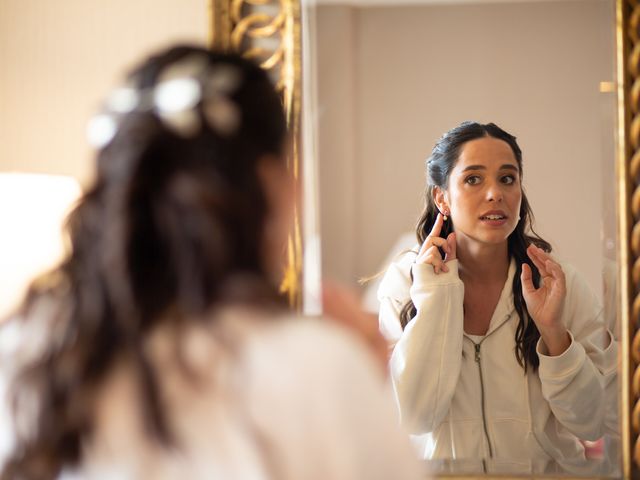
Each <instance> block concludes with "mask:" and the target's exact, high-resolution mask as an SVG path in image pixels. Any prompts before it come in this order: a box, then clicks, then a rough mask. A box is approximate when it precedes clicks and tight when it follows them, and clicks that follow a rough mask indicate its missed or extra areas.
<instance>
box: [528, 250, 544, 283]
mask: <svg viewBox="0 0 640 480" xmlns="http://www.w3.org/2000/svg"><path fill="white" fill-rule="evenodd" d="M527 255H528V256H529V258H530V259H531V261H532V262H533V264H534V265H535V266H536V268H537V269H538V271H540V275H542V276H543V277H547V276H549V272H548V271H547V268H546V266H545V263H546V261H547V259H548V258H550V257H549V256H547V255H546V254H545V252H544V251H543V250H542V249H541V248H538V247H536V246H535V245H534V244H531V245H529V246H528V247H527Z"/></svg>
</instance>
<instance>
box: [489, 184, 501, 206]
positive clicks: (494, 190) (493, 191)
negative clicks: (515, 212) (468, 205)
mask: <svg viewBox="0 0 640 480" xmlns="http://www.w3.org/2000/svg"><path fill="white" fill-rule="evenodd" d="M503 198H504V193H503V191H502V185H501V184H500V183H499V182H497V181H493V182H490V183H489V184H488V186H487V200H489V201H490V202H502V200H503Z"/></svg>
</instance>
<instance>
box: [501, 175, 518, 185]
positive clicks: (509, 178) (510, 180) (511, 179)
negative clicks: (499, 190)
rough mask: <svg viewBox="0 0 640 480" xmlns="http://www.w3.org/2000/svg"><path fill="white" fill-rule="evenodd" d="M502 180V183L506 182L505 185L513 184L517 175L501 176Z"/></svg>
mask: <svg viewBox="0 0 640 480" xmlns="http://www.w3.org/2000/svg"><path fill="white" fill-rule="evenodd" d="M500 181H501V182H502V183H504V184H505V185H511V184H513V183H515V181H516V177H515V176H513V175H505V176H503V177H501V178H500Z"/></svg>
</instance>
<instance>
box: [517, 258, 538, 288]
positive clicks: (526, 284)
mask: <svg viewBox="0 0 640 480" xmlns="http://www.w3.org/2000/svg"><path fill="white" fill-rule="evenodd" d="M520 281H521V282H522V292H523V293H525V294H526V293H533V292H535V291H536V287H535V286H534V285H533V278H532V274H531V267H530V266H529V265H528V264H527V263H523V264H522V273H521V274H520Z"/></svg>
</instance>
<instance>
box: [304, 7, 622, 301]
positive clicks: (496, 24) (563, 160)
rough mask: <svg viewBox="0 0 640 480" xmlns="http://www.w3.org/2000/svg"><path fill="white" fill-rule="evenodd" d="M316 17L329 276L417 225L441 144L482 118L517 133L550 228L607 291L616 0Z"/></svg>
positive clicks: (368, 268) (349, 270)
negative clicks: (605, 84)
mask: <svg viewBox="0 0 640 480" xmlns="http://www.w3.org/2000/svg"><path fill="white" fill-rule="evenodd" d="M316 22H317V25H318V27H317V30H318V38H317V39H316V40H317V45H318V47H317V48H318V68H317V72H316V73H317V75H318V76H317V79H318V80H317V81H318V92H319V104H320V108H319V109H318V111H319V119H318V121H319V142H318V144H319V148H318V149H319V169H320V181H321V183H320V197H321V201H320V203H321V208H322V211H321V232H322V242H323V269H324V272H325V274H326V275H328V276H331V277H337V278H338V279H340V280H343V281H347V282H350V283H354V282H355V279H356V278H357V277H360V276H363V275H365V276H366V275H369V274H371V273H374V272H376V270H377V269H378V268H380V267H381V266H382V265H381V263H382V261H383V259H384V257H385V256H386V254H387V253H388V251H389V249H390V248H391V246H392V245H393V243H394V242H395V240H396V239H397V238H398V236H399V235H400V234H401V233H402V232H405V231H408V230H412V229H413V227H414V224H415V220H416V218H417V215H418V214H419V211H420V209H421V206H422V202H423V200H422V198H423V193H422V192H423V190H424V184H425V179H424V160H425V158H426V157H427V156H428V154H429V152H430V151H431V148H432V147H433V144H434V142H435V141H436V139H437V138H438V137H439V136H440V135H441V134H442V133H443V132H445V131H446V130H448V129H450V128H451V127H453V126H455V125H457V124H459V123H460V122H461V121H463V120H467V119H474V120H479V121H482V122H489V121H493V122H496V123H497V124H499V125H501V126H503V127H504V128H505V129H507V130H508V131H510V132H512V133H514V134H515V135H516V136H517V137H518V139H519V142H520V145H521V147H522V149H523V152H524V168H525V174H524V183H525V187H526V191H527V194H528V197H529V200H530V201H531V203H532V206H533V209H534V212H535V214H536V218H537V227H538V228H537V230H538V231H539V233H540V234H542V235H543V237H545V238H547V239H548V240H550V241H551V242H552V244H553V245H554V247H555V250H556V251H557V254H558V255H559V256H560V257H561V258H563V259H565V260H567V261H569V262H571V263H572V264H574V265H576V266H577V267H578V268H579V269H580V270H582V271H583V272H584V273H585V275H586V276H587V278H588V280H589V281H590V283H591V284H592V285H593V287H594V289H597V290H600V289H601V270H602V255H601V252H602V246H601V218H602V211H603V184H602V178H601V176H602V172H603V171H611V170H612V169H613V168H614V164H613V152H610V148H611V138H612V136H613V125H612V121H613V116H612V115H610V114H607V113H606V111H610V110H607V109H609V107H610V106H611V105H612V104H613V103H612V102H613V97H612V94H601V93H599V82H600V81H611V80H612V79H613V74H614V73H613V72H614V67H613V61H614V60H613V49H614V43H613V41H614V34H613V24H614V21H613V5H612V2H610V1H606V0H585V1H581V2H572V1H556V2H542V3H537V2H536V3H514V4H485V5H449V6H442V5H439V6H411V7H380V8H351V7H341V6H323V7H320V8H318V10H317V16H316ZM607 95H608V96H607ZM603 112H604V113H603ZM603 152H604V153H603ZM603 157H606V158H603ZM603 162H605V163H603ZM609 191H610V189H609ZM608 201H609V202H612V201H613V199H611V198H609V199H608Z"/></svg>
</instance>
